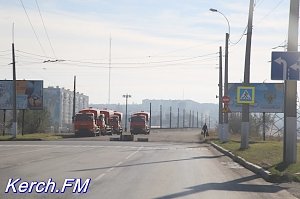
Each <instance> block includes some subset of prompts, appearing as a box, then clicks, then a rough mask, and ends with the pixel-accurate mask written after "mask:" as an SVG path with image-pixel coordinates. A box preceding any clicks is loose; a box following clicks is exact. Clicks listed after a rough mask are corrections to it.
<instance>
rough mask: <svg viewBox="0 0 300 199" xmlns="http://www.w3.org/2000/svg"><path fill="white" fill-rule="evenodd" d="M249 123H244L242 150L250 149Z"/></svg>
mask: <svg viewBox="0 0 300 199" xmlns="http://www.w3.org/2000/svg"><path fill="white" fill-rule="evenodd" d="M249 129H250V123H249V122H242V128H241V130H242V134H241V149H247V148H248V147H249Z"/></svg>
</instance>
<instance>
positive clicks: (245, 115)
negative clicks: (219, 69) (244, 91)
mask: <svg viewBox="0 0 300 199" xmlns="http://www.w3.org/2000/svg"><path fill="white" fill-rule="evenodd" d="M253 8H254V0H250V6H249V16H248V31H247V42H246V54H245V69H244V84H243V85H244V86H248V85H249V84H250V56H251V39H252V21H253ZM241 130H242V136H241V147H240V148H241V149H247V148H248V146H249V131H250V123H249V104H243V106H242V128H241Z"/></svg>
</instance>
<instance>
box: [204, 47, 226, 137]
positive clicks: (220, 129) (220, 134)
mask: <svg viewBox="0 0 300 199" xmlns="http://www.w3.org/2000/svg"><path fill="white" fill-rule="evenodd" d="M222 82H223V81H222V47H221V46H220V48H219V126H218V133H219V139H220V140H221V142H223V112H222V111H223V110H222V109H223V102H222V96H223V91H222V86H223V83H222ZM205 122H206V121H205Z"/></svg>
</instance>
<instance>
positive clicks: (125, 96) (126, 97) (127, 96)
mask: <svg viewBox="0 0 300 199" xmlns="http://www.w3.org/2000/svg"><path fill="white" fill-rule="evenodd" d="M123 97H124V98H125V99H126V108H125V109H126V110H125V113H126V114H125V132H127V120H128V119H127V103H128V98H130V97H131V95H128V94H126V95H123Z"/></svg>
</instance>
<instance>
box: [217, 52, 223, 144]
mask: <svg viewBox="0 0 300 199" xmlns="http://www.w3.org/2000/svg"><path fill="white" fill-rule="evenodd" d="M219 56H220V57H219V126H218V134H219V139H220V140H221V142H223V140H224V138H223V137H224V136H223V112H222V111H223V102H222V96H223V88H222V86H223V80H222V47H221V46H220V49H219Z"/></svg>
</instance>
